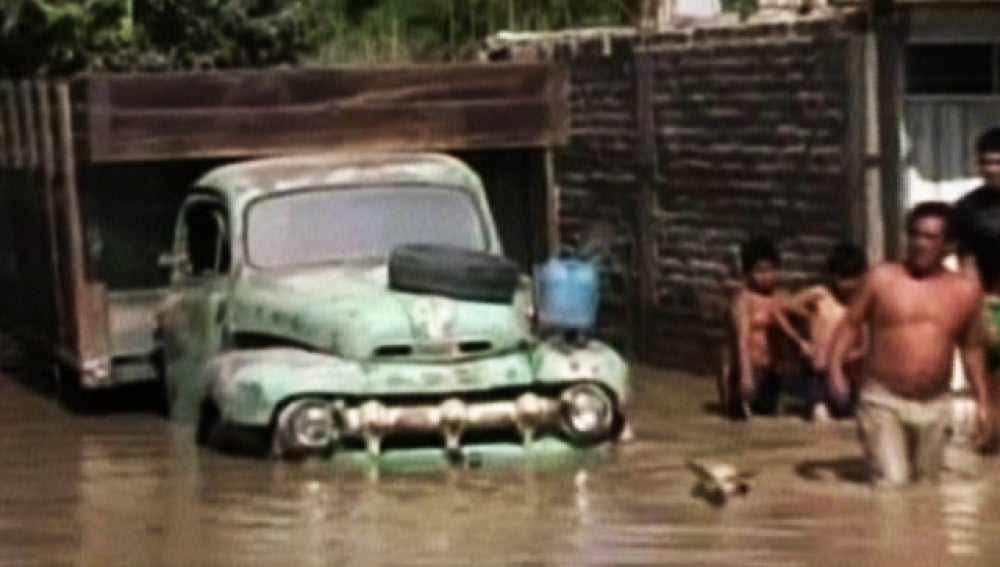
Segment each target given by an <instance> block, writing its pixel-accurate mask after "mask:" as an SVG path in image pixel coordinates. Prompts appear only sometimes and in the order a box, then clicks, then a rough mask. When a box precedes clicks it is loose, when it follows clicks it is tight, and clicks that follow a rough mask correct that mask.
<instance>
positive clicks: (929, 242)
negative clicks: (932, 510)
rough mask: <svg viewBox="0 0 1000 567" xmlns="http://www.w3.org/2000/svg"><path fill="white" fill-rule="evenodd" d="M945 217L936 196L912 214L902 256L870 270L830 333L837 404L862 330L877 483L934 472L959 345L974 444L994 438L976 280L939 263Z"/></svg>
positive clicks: (865, 429) (861, 416) (865, 414)
mask: <svg viewBox="0 0 1000 567" xmlns="http://www.w3.org/2000/svg"><path fill="white" fill-rule="evenodd" d="M950 213H951V210H950V207H949V206H948V205H947V204H945V203H939V202H929V203H921V204H920V205H917V206H916V207H914V208H913V210H911V211H910V213H909V215H908V216H907V219H906V231H907V235H908V243H907V250H906V258H905V260H904V261H903V262H902V263H895V262H893V263H885V264H880V265H878V266H876V267H874V268H872V269H871V270H870V271H869V273H868V275H867V276H866V277H865V281H864V283H863V284H862V287H861V290H860V291H859V292H858V294H857V296H856V297H855V298H854V299H853V300H852V301H851V303H850V305H849V306H848V309H847V314H846V315H845V317H844V320H843V321H842V323H841V324H840V325H839V326H838V327H837V330H836V331H835V332H834V337H833V345H832V347H831V352H830V386H831V390H832V392H831V393H832V394H833V396H834V398H835V399H837V400H838V401H840V402H844V401H846V399H847V396H848V385H847V380H846V378H845V376H844V371H843V368H844V361H845V358H846V354H847V351H848V350H849V348H850V345H851V344H852V343H853V341H854V338H855V336H856V333H857V332H858V328H859V326H860V325H863V324H866V325H867V327H868V333H869V346H868V352H867V353H866V355H865V358H864V363H863V367H862V379H861V384H860V388H861V395H860V401H859V403H858V410H857V414H858V425H859V429H860V433H861V440H862V443H863V445H864V446H865V449H866V452H867V455H868V459H869V463H870V464H871V466H872V469H873V472H874V474H875V481H876V483H877V484H881V485H900V484H904V483H908V482H910V481H912V480H916V479H931V480H932V479H935V478H936V477H937V476H938V472H939V470H940V467H941V460H942V454H943V449H944V444H945V439H946V430H947V427H948V424H949V422H950V404H949V402H948V388H949V383H950V378H951V361H952V353H953V352H954V349H955V348H956V347H958V348H960V350H961V353H962V361H963V363H964V364H965V368H966V373H967V375H968V376H969V378H970V380H971V381H972V383H973V385H974V386H975V389H976V395H977V399H976V401H977V417H978V419H979V425H980V441H981V442H985V441H987V440H988V439H989V438H991V437H992V435H993V431H992V427H991V426H990V425H989V424H992V420H993V416H992V407H991V405H990V403H989V389H988V383H987V381H986V368H985V351H984V338H983V328H982V327H983V326H982V324H981V319H980V317H979V313H980V311H979V310H980V308H981V307H980V305H981V302H982V290H981V287H980V285H979V283H978V282H977V281H976V280H975V279H972V278H969V277H966V276H964V275H961V274H959V273H955V272H950V271H948V270H947V269H946V268H945V267H944V264H943V261H944V258H945V256H946V255H947V254H948V252H949V250H948V248H949V246H948V244H949V242H948V237H947V234H948V232H947V230H948V219H949V215H950ZM908 439H910V440H909V441H908Z"/></svg>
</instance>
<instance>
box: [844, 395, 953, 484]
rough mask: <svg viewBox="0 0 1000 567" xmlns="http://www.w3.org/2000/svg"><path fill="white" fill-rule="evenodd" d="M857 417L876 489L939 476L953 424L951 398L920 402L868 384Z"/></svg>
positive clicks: (939, 397)
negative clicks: (950, 424)
mask: <svg viewBox="0 0 1000 567" xmlns="http://www.w3.org/2000/svg"><path fill="white" fill-rule="evenodd" d="M857 416H858V429H859V433H860V436H861V442H862V444H863V445H864V447H865V452H866V453H867V457H868V462H869V464H870V465H871V467H872V473H873V476H874V478H873V480H874V482H875V484H876V485H888V486H892V485H901V484H907V483H909V482H912V481H915V480H936V479H937V478H938V475H939V473H940V471H941V462H942V459H943V456H944V447H945V442H946V441H947V436H948V425H949V423H950V422H951V403H950V396H949V395H948V394H942V395H941V396H938V397H936V398H933V399H931V400H926V401H915V400H909V399H906V398H901V397H899V396H897V395H895V394H893V393H891V392H889V391H888V390H887V389H886V388H885V387H884V386H882V385H881V384H879V383H877V382H873V381H868V383H867V384H865V386H864V387H863V388H862V390H861V396H860V400H859V401H858V410H857Z"/></svg>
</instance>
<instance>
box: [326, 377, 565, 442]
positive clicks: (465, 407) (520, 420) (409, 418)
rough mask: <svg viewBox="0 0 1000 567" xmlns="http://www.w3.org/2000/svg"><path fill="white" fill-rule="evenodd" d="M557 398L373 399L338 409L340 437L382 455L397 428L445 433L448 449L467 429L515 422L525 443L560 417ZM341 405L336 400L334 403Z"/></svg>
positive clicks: (525, 395)
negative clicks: (425, 401)
mask: <svg viewBox="0 0 1000 567" xmlns="http://www.w3.org/2000/svg"><path fill="white" fill-rule="evenodd" d="M560 406H561V402H560V400H559V399H558V398H548V397H542V396H538V395H537V394H534V393H530V392H529V393H525V394H522V395H520V396H519V397H518V398H517V399H515V400H505V401H496V402H473V403H465V402H463V401H462V400H460V399H458V398H449V399H447V400H445V401H443V402H441V403H440V404H425V405H413V406H410V405H407V406H388V405H386V404H383V403H382V402H379V401H375V400H370V401H367V402H365V403H363V404H361V405H360V406H357V407H351V408H344V407H340V408H339V409H338V410H337V413H338V417H339V419H338V421H339V425H340V438H341V439H345V440H357V441H364V442H365V445H366V447H367V449H368V452H369V453H371V454H373V455H378V454H379V453H380V452H381V444H382V440H383V439H384V438H385V437H387V436H389V435H393V434H397V433H440V434H441V436H442V437H443V439H444V442H445V446H446V448H448V449H451V450H454V449H458V448H459V446H460V443H461V437H462V434H463V433H465V432H466V431H475V430H479V431H482V430H489V429H503V428H516V429H517V430H518V431H520V432H521V435H522V437H523V439H524V442H525V443H529V442H530V441H531V440H532V438H533V436H534V433H535V432H536V431H537V430H538V429H539V428H540V427H544V426H547V425H550V424H558V423H559V422H560V419H561V413H560ZM335 407H336V405H335Z"/></svg>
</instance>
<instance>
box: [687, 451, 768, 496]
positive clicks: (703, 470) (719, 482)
mask: <svg viewBox="0 0 1000 567" xmlns="http://www.w3.org/2000/svg"><path fill="white" fill-rule="evenodd" d="M687 467H688V468H689V469H691V471H692V472H694V474H696V475H697V476H698V481H697V482H696V483H695V485H694V488H693V489H692V490H691V495H692V496H694V497H696V498H704V499H705V500H707V501H708V502H710V503H711V504H714V505H716V506H721V505H723V504H725V503H726V501H727V500H728V499H729V497H730V496H733V495H739V496H744V495H746V494H747V493H748V492H750V479H752V478H753V476H754V474H755V473H754V472H752V471H741V470H738V469H737V468H736V467H734V466H732V465H730V464H727V463H699V462H697V461H693V460H689V461H688V462H687Z"/></svg>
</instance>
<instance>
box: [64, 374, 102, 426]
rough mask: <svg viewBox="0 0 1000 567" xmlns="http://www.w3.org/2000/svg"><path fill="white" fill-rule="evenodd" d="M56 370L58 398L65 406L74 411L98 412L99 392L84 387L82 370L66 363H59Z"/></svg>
mask: <svg viewBox="0 0 1000 567" xmlns="http://www.w3.org/2000/svg"><path fill="white" fill-rule="evenodd" d="M55 372H56V399H57V400H58V401H59V404H60V405H61V406H63V407H64V408H66V409H68V410H69V411H71V412H74V413H80V414H89V413H96V412H97V411H98V410H99V409H100V408H99V407H98V404H97V401H98V398H97V394H95V393H94V392H92V391H90V390H88V389H86V388H84V387H83V384H82V383H81V382H80V371H79V370H77V369H76V368H73V367H72V366H70V365H68V364H64V363H58V364H57V365H56V368H55Z"/></svg>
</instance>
